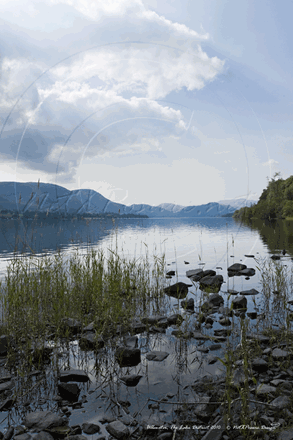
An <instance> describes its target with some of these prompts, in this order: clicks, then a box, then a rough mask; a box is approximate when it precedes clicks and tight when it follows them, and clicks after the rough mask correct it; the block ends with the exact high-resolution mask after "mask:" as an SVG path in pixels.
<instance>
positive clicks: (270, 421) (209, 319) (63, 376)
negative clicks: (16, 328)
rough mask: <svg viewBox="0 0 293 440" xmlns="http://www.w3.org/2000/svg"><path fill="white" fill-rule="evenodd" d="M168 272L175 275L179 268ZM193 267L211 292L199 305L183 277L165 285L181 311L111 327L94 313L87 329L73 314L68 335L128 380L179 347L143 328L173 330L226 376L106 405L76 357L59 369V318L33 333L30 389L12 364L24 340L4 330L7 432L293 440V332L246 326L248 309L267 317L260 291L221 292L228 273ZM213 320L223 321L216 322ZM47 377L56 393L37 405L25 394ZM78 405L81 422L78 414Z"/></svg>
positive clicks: (48, 436)
mask: <svg viewBox="0 0 293 440" xmlns="http://www.w3.org/2000/svg"><path fill="white" fill-rule="evenodd" d="M254 274H255V270H254V269H253V268H247V267H246V266H245V265H243V264H240V263H237V264H234V265H232V266H230V267H229V268H228V276H229V277H233V276H243V277H246V278H247V277H251V276H253V275H254ZM167 275H168V276H169V277H170V276H171V277H172V276H173V275H174V273H171V271H170V272H169V273H168V274H167ZM186 276H187V278H189V279H190V280H191V281H192V282H193V283H194V282H198V283H199V288H200V290H202V291H203V292H206V294H205V297H204V298H205V300H204V301H203V302H202V303H201V305H200V306H199V307H195V304H194V299H193V298H191V297H190V298H187V295H188V289H189V287H191V286H192V285H193V284H186V283H183V282H179V283H175V284H171V285H170V286H168V287H166V288H165V289H164V292H165V294H166V295H167V296H169V297H170V298H175V299H177V300H178V301H180V307H181V312H180V313H172V314H167V315H166V314H162V315H161V314H157V315H151V316H147V317H141V318H136V319H133V320H132V321H131V322H130V323H129V325H127V326H125V325H118V327H116V326H113V327H112V328H110V327H109V328H108V329H107V332H106V333H105V334H103V335H100V334H98V333H97V332H96V323H95V321H93V322H91V323H90V324H89V325H88V326H86V327H84V328H82V325H81V323H80V322H79V321H78V320H77V319H75V318H74V317H71V318H64V319H63V328H64V334H65V333H66V334H70V335H71V336H70V340H71V341H75V342H76V343H77V344H78V347H79V349H80V350H83V351H84V352H85V353H88V354H89V356H90V355H91V354H95V355H96V356H97V355H99V354H101V353H103V354H105V353H107V352H108V351H112V353H113V362H114V363H115V365H116V367H117V369H118V370H119V374H118V375H117V374H116V376H115V380H116V381H118V382H119V384H121V386H124V387H127V388H129V389H134V388H136V387H138V386H139V384H140V383H141V381H143V380H145V375H144V374H139V373H136V372H132V371H131V368H132V367H136V366H139V365H140V364H141V363H142V361H143V362H145V363H146V364H147V363H153V362H155V363H157V365H158V368H160V367H161V366H162V368H164V366H163V365H164V360H165V359H167V358H168V357H169V356H170V354H171V352H167V351H161V350H150V351H148V352H144V351H143V350H142V349H141V347H140V336H142V335H147V336H149V335H159V334H166V332H168V335H170V336H171V337H173V338H177V339H178V340H186V341H190V342H192V343H193V344H195V346H196V352H197V353H198V354H200V356H201V357H202V360H203V362H205V363H206V365H213V364H215V363H216V362H220V364H221V365H222V366H223V374H222V375H221V376H211V375H204V376H203V377H200V378H194V380H193V381H192V382H191V383H186V384H185V386H184V390H185V393H184V395H185V396H186V399H185V400H180V401H178V399H177V396H176V395H175V394H173V393H171V392H166V394H165V396H163V397H160V398H157V399H155V398H153V397H146V399H145V405H144V407H143V408H141V409H140V410H139V411H137V408H135V407H134V405H133V404H131V403H130V402H129V401H127V400H121V399H119V398H118V397H117V398H116V397H115V395H113V394H112V395H111V396H110V398H108V401H109V400H110V403H109V404H107V407H106V405H104V408H98V407H97V403H96V402H97V395H96V392H95V391H96V390H93V389H89V384H90V377H89V374H88V373H87V372H86V371H85V369H83V368H71V367H70V366H69V365H67V367H65V366H64V365H63V368H61V369H59V367H58V365H59V364H58V363H56V362H57V361H56V359H58V357H60V347H56V346H55V345H54V344H50V341H52V340H54V326H50V327H49V328H48V333H47V337H46V343H45V344H40V343H37V342H36V341H34V343H33V344H32V345H31V358H32V367H31V371H30V373H28V375H27V376H26V378H25V380H26V381H27V382H28V381H29V380H30V381H31V382H30V388H29V391H26V392H25V393H24V392H23V390H20V387H19V384H20V383H21V381H20V378H19V377H18V376H17V374H16V373H15V368H14V366H15V365H16V363H17V362H18V360H19V359H20V357H21V353H22V348H21V347H20V346H17V345H16V344H15V341H14V338H13V335H5V334H2V336H1V337H0V356H1V359H0V368H1V370H0V371H1V375H0V411H1V414H4V415H5V417H7V418H5V417H1V420H2V426H6V429H3V432H1V433H0V439H1V438H2V439H4V440H10V439H15V440H30V439H32V438H34V439H37V440H53V439H65V438H68V439H70V440H85V439H87V438H89V439H91V440H103V439H106V438H107V439H123V440H124V439H128V438H130V439H134V440H135V439H137V440H138V439H144V440H150V439H152V440H153V439H158V440H168V439H170V440H171V439H172V440H174V439H176V440H178V439H186V440H188V439H202V440H230V439H238V440H241V439H245V438H251V439H252V438H255V439H265V440H270V439H272V440H290V439H293V427H292V420H293V401H292V394H293V393H292V390H293V332H292V331H291V330H290V329H289V327H288V326H287V327H286V328H285V326H280V327H279V328H271V329H269V331H268V329H264V330H263V331H258V332H248V331H246V330H245V329H246V327H245V325H244V323H245V318H246V316H248V317H249V318H250V319H251V320H256V321H258V322H260V321H261V320H262V319H263V316H261V315H258V314H257V313H256V312H249V313H247V296H255V295H258V294H259V293H260V292H258V291H257V290H256V289H249V290H243V291H240V292H238V291H232V290H230V291H229V290H228V291H226V292H222V291H221V292H220V290H221V286H222V284H223V282H224V279H223V277H222V275H216V272H215V271H213V270H206V271H203V270H201V269H194V270H189V271H187V272H186ZM219 292H220V293H219ZM227 295H228V296H229V297H230V296H232V297H233V299H232V301H231V307H224V303H225V299H224V298H225V297H227ZM287 305H288V306H289V305H290V302H288V304H287ZM187 317H192V325H191V326H190V327H189V328H188V329H187V328H186V327H184V322H185V321H186V320H187ZM233 320H234V321H235V322H236V321H237V323H238V325H237V331H239V329H241V333H240V337H238V340H237V344H236V345H233V344H231V343H230V340H231V339H233V341H234V340H235V338H233V331H234V329H233V326H232V321H233ZM215 323H218V324H219V325H220V327H222V328H217V329H214V330H213V326H214V324H215ZM237 331H236V333H237ZM238 336H239V334H238ZM218 353H221V355H220V357H219V356H218V355H217V354H218ZM161 363H162V364H161ZM56 365H57V368H56ZM54 366H55V367H54ZM54 368H55V370H54ZM53 370H54V374H53V373H52V372H53ZM109 371H110V370H109ZM52 374H53V376H52ZM105 374H107V373H105ZM109 374H110V373H109ZM111 374H112V373H111ZM50 375H51V376H50ZM49 376H50V378H51V379H50V384H51V385H50V386H51V388H52V389H51V391H50V393H51V394H50V396H51V397H50V402H49V401H46V400H45V401H43V402H42V399H40V398H39V400H38V404H39V407H38V408H39V409H37V410H36V407H37V405H36V404H35V402H32V401H28V400H27V397H28V396H32V395H33V394H32V391H33V392H34V393H35V396H38V388H41V387H42V386H43V383H44V382H46V381H47V382H48V377H49ZM22 380H23V378H22ZM22 383H23V382H22ZM98 388H99V386H98V387H97V389H98ZM99 389H102V387H101V386H100V388H99ZM102 397H103V396H102ZM30 398H31V397H30ZM49 407H50V408H49ZM48 408H49V409H48ZM88 408H91V411H89V410H88ZM93 408H94V409H95V410H94V416H93ZM77 413H78V414H79V418H82V423H76V420H77V419H78V417H76V414H77ZM81 415H82V417H81Z"/></svg>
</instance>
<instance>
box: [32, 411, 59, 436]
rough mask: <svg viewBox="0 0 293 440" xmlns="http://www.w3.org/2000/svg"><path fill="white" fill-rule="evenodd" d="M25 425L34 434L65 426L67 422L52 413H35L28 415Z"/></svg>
mask: <svg viewBox="0 0 293 440" xmlns="http://www.w3.org/2000/svg"><path fill="white" fill-rule="evenodd" d="M23 423H24V425H25V426H26V427H27V428H29V429H30V430H32V431H33V432H39V431H43V430H45V429H48V428H53V427H55V426H63V425H65V424H66V420H65V419H63V417H61V416H59V415H58V414H54V413H52V412H51V411H35V412H32V413H28V414H27V415H26V417H25V419H24V421H23Z"/></svg>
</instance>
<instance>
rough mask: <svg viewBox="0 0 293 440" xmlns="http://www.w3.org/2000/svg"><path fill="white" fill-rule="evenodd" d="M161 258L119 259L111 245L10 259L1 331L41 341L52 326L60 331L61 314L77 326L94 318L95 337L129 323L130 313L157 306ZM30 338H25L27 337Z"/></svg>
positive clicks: (0, 293) (2, 288) (0, 289)
mask: <svg viewBox="0 0 293 440" xmlns="http://www.w3.org/2000/svg"><path fill="white" fill-rule="evenodd" d="M163 271H164V258H163V257H162V258H158V257H156V258H155V261H154V265H153V267H151V265H150V263H149V260H148V256H147V255H146V257H145V258H143V257H142V258H140V259H136V260H134V259H133V260H129V259H126V258H124V257H123V256H121V255H118V253H117V252H116V251H114V250H110V249H109V250H108V255H105V252H103V251H102V250H99V251H95V250H93V249H92V250H89V251H88V252H87V253H86V254H85V255H81V254H80V253H79V251H78V250H76V251H75V253H74V254H72V255H71V256H70V257H69V258H68V257H67V258H66V257H65V256H64V255H63V254H62V253H61V252H60V251H59V252H57V253H56V254H55V255H50V256H41V257H39V256H38V257H37V256H28V257H24V258H14V259H13V260H12V261H11V262H10V264H9V266H8V268H7V274H6V276H5V278H4V280H3V281H2V283H1V284H0V300H1V308H2V326H1V332H2V334H9V335H13V338H14V339H15V342H16V344H17V345H18V344H19V343H21V342H24V341H26V343H29V345H31V344H32V343H34V342H35V341H37V340H41V341H42V343H43V344H44V343H45V339H46V337H47V336H48V334H49V333H50V332H51V333H52V330H53V331H54V334H55V335H56V337H63V336H64V319H65V318H72V319H75V320H78V321H79V322H80V325H81V329H82V328H84V327H85V326H86V325H88V324H89V323H90V322H92V321H94V322H95V324H96V329H97V334H98V336H104V335H106V334H107V333H109V332H111V331H113V332H114V333H115V332H116V328H117V326H118V325H122V326H124V327H125V328H127V327H129V326H130V324H131V320H132V319H133V318H134V317H135V316H144V315H146V314H149V313H150V312H151V310H152V302H154V301H155V304H156V305H155V308H159V305H160V300H161V298H162V297H163V290H162V284H161V283H160V282H159V281H158V280H159V279H161V278H162V276H163ZM28 341H29V342H28Z"/></svg>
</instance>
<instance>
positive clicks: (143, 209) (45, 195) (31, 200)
mask: <svg viewBox="0 0 293 440" xmlns="http://www.w3.org/2000/svg"><path fill="white" fill-rule="evenodd" d="M4 209H7V210H10V211H16V212H19V213H24V212H36V211H38V212H42V213H46V212H48V213H50V214H52V213H56V214H60V215H61V214H83V215H86V214H92V215H95V214H106V213H113V214H126V215H127V214H132V215H147V216H148V217H191V218H192V217H221V216H223V215H226V216H227V215H229V214H232V213H234V211H235V206H230V205H229V204H220V203H216V202H213V203H207V204H204V205H200V206H181V205H174V204H172V203H170V204H169V203H163V204H161V205H159V206H151V205H146V204H134V205H130V206H126V205H123V204H121V203H115V202H111V201H110V200H108V199H107V198H105V197H103V196H102V195H101V194H99V193H98V192H96V191H93V190H91V189H79V190H73V191H69V190H68V189H66V188H63V187H62V186H59V185H55V184H51V183H39V184H38V183H33V182H28V183H20V182H0V210H4Z"/></svg>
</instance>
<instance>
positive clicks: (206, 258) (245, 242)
mask: <svg viewBox="0 0 293 440" xmlns="http://www.w3.org/2000/svg"><path fill="white" fill-rule="evenodd" d="M91 248H94V249H97V250H98V249H103V250H104V251H105V253H107V252H108V249H117V251H118V253H119V254H121V255H122V254H123V255H124V256H125V257H127V258H130V259H133V258H140V257H143V256H145V255H146V253H147V254H148V255H149V259H150V262H151V261H152V258H153V255H156V256H158V257H160V256H162V255H163V254H164V255H165V262H166V271H168V270H174V271H175V272H176V276H174V277H173V278H172V279H171V280H166V279H164V280H163V281H164V283H165V285H168V284H173V283H174V282H176V281H183V282H185V283H190V280H189V279H188V278H187V277H186V271H187V270H190V269H196V268H203V269H214V270H215V271H216V272H217V274H222V275H223V278H224V283H223V285H222V288H221V291H220V292H219V293H220V294H221V295H222V296H223V298H224V300H225V303H224V306H226V305H227V303H228V294H227V293H226V292H227V290H228V289H234V290H238V291H241V290H247V289H251V288H255V289H257V290H258V291H259V292H260V293H259V294H258V295H256V296H253V297H251V296H248V297H247V300H248V312H250V311H254V310H258V311H261V308H262V302H263V297H262V294H261V283H260V274H259V271H258V270H257V265H258V262H257V261H258V260H259V259H265V258H268V259H270V258H269V257H270V256H271V255H272V254H281V251H282V250H283V249H286V254H285V255H284V256H283V255H281V260H280V264H284V265H287V267H288V268H289V269H291V267H292V260H291V257H292V256H293V223H292V222H285V221H279V222H275V223H273V224H272V223H271V224H268V223H264V222H257V223H254V224H252V225H245V224H242V223H241V222H239V221H236V220H234V219H232V218H202V219H199V218H198V219H170V218H168V219H166V218H162V219H158V218H156V219H115V221H112V220H111V219H97V220H96V219H84V220H72V221H68V220H66V221H65V220H55V221H50V222H46V223H40V222H36V221H33V220H29V221H25V222H22V221H18V220H0V277H1V278H3V277H4V276H5V272H6V269H7V265H8V264H9V262H10V261H11V259H12V258H13V257H14V256H17V257H21V256H25V255H31V253H32V251H33V252H34V253H35V255H37V256H38V257H41V256H42V255H45V254H54V253H55V252H56V251H57V250H58V249H60V250H61V252H62V253H63V254H64V255H67V256H70V255H71V254H72V253H73V252H74V251H75V250H76V249H79V251H80V253H83V252H84V253H86V252H87V250H88V249H91ZM245 254H248V255H251V254H253V255H255V258H251V257H245ZM240 262H241V263H243V264H246V265H247V267H252V268H254V269H256V274H255V276H253V277H251V278H250V279H249V280H246V279H245V278H244V277H243V276H241V277H231V278H229V277H228V275H227V267H229V266H230V265H232V264H233V263H240ZM186 263H189V264H186ZM194 284H196V283H194ZM190 297H193V298H194V300H195V305H196V306H197V305H198V304H199V299H200V291H199V290H198V287H197V286H196V285H194V286H192V287H190V288H189V294H188V298H190ZM231 299H232V298H231ZM231 299H230V301H231ZM288 299H292V298H291V297H290V298H288ZM170 302H171V308H172V310H173V312H174V311H176V309H177V310H178V309H179V311H181V312H182V309H181V310H180V306H179V304H178V301H177V300H176V299H173V298H171V299H170ZM183 313H184V312H183ZM217 320H218V314H215V323H214V325H213V329H212V330H210V332H211V334H213V330H214V329H219V328H223V327H221V325H220V324H219V323H218V322H217ZM171 330H172V329H168V330H167V332H166V334H158V335H152V336H145V335H140V336H139V346H140V347H141V351H142V363H141V364H140V365H139V366H137V367H135V368H131V369H130V370H129V374H142V375H143V376H144V377H143V379H142V380H141V381H140V383H139V385H138V386H137V387H135V388H134V389H129V388H127V387H125V386H124V387H123V386H120V385H119V382H118V381H116V379H115V380H114V383H113V384H112V385H110V386H109V391H108V392H109V395H110V394H111V392H112V391H111V389H113V390H114V389H115V390H114V391H113V392H115V396H116V397H117V396H118V397H117V398H119V399H122V400H123V399H124V400H129V401H130V403H131V404H132V408H135V409H136V410H142V408H145V407H144V405H145V403H146V399H147V398H154V399H159V398H161V397H164V396H165V395H166V393H167V392H171V393H174V395H176V400H177V401H182V400H185V401H189V399H191V401H192V399H194V396H192V394H189V395H188V392H186V390H185V389H184V386H185V385H186V384H188V383H192V382H193V381H194V380H195V379H196V378H197V377H200V376H203V375H206V374H210V375H222V374H223V365H222V364H221V362H219V361H217V362H216V363H214V364H212V365H210V364H208V362H206V361H205V360H204V359H205V358H204V356H203V355H201V353H198V352H197V353H196V354H195V352H196V348H197V347H198V345H199V344H198V341H197V342H196V341H194V340H192V341H189V342H186V341H181V340H179V339H176V338H175V337H174V336H171ZM206 333H207V334H208V332H206ZM210 342H211V341H208V342H206V343H205V346H209V343H210ZM76 349H78V348H76ZM223 349H224V344H223ZM149 350H162V351H167V352H169V353H170V356H169V357H168V358H167V359H166V360H164V361H163V362H161V363H159V364H158V363H156V362H148V361H146V359H145V358H144V355H145V353H146V352H148V351H149ZM213 354H214V355H216V356H220V357H222V356H223V352H222V351H221V350H219V351H216V352H213ZM75 359H77V358H75V357H71V358H70V365H71V368H81V366H82V368H84V367H83V365H85V364H82V363H80V361H78V360H75ZM86 362H87V363H86V369H87V371H88V372H89V374H90V378H91V380H92V385H91V390H92V394H91V399H92V400H90V401H89V403H88V404H87V406H86V405H85V407H86V410H87V411H86V415H85V412H84V411H83V410H76V411H74V422H75V423H82V422H83V421H85V417H87V419H88V418H89V414H91V415H92V416H94V415H95V414H98V413H99V411H102V410H103V408H104V407H105V399H104V400H103V399H102V397H103V396H102V397H101V396H100V395H99V394H98V391H97V386H96V385H97V383H96V382H95V377H94V374H92V375H91V371H94V368H95V362H96V360H95V359H94V357H93V358H92V359H91V358H90V357H87V361H86ZM113 377H114V376H113ZM111 387H112V388H111ZM193 401H194V400H193ZM170 406H171V405H169V407H170ZM147 411H148V409H147V408H145V409H143V410H142V416H144V417H145V418H146V420H148V417H149V414H148V413H147ZM169 413H170V414H169ZM167 416H168V417H171V409H169V408H168V411H167V412H166V414H165V415H164V417H166V418H167Z"/></svg>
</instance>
